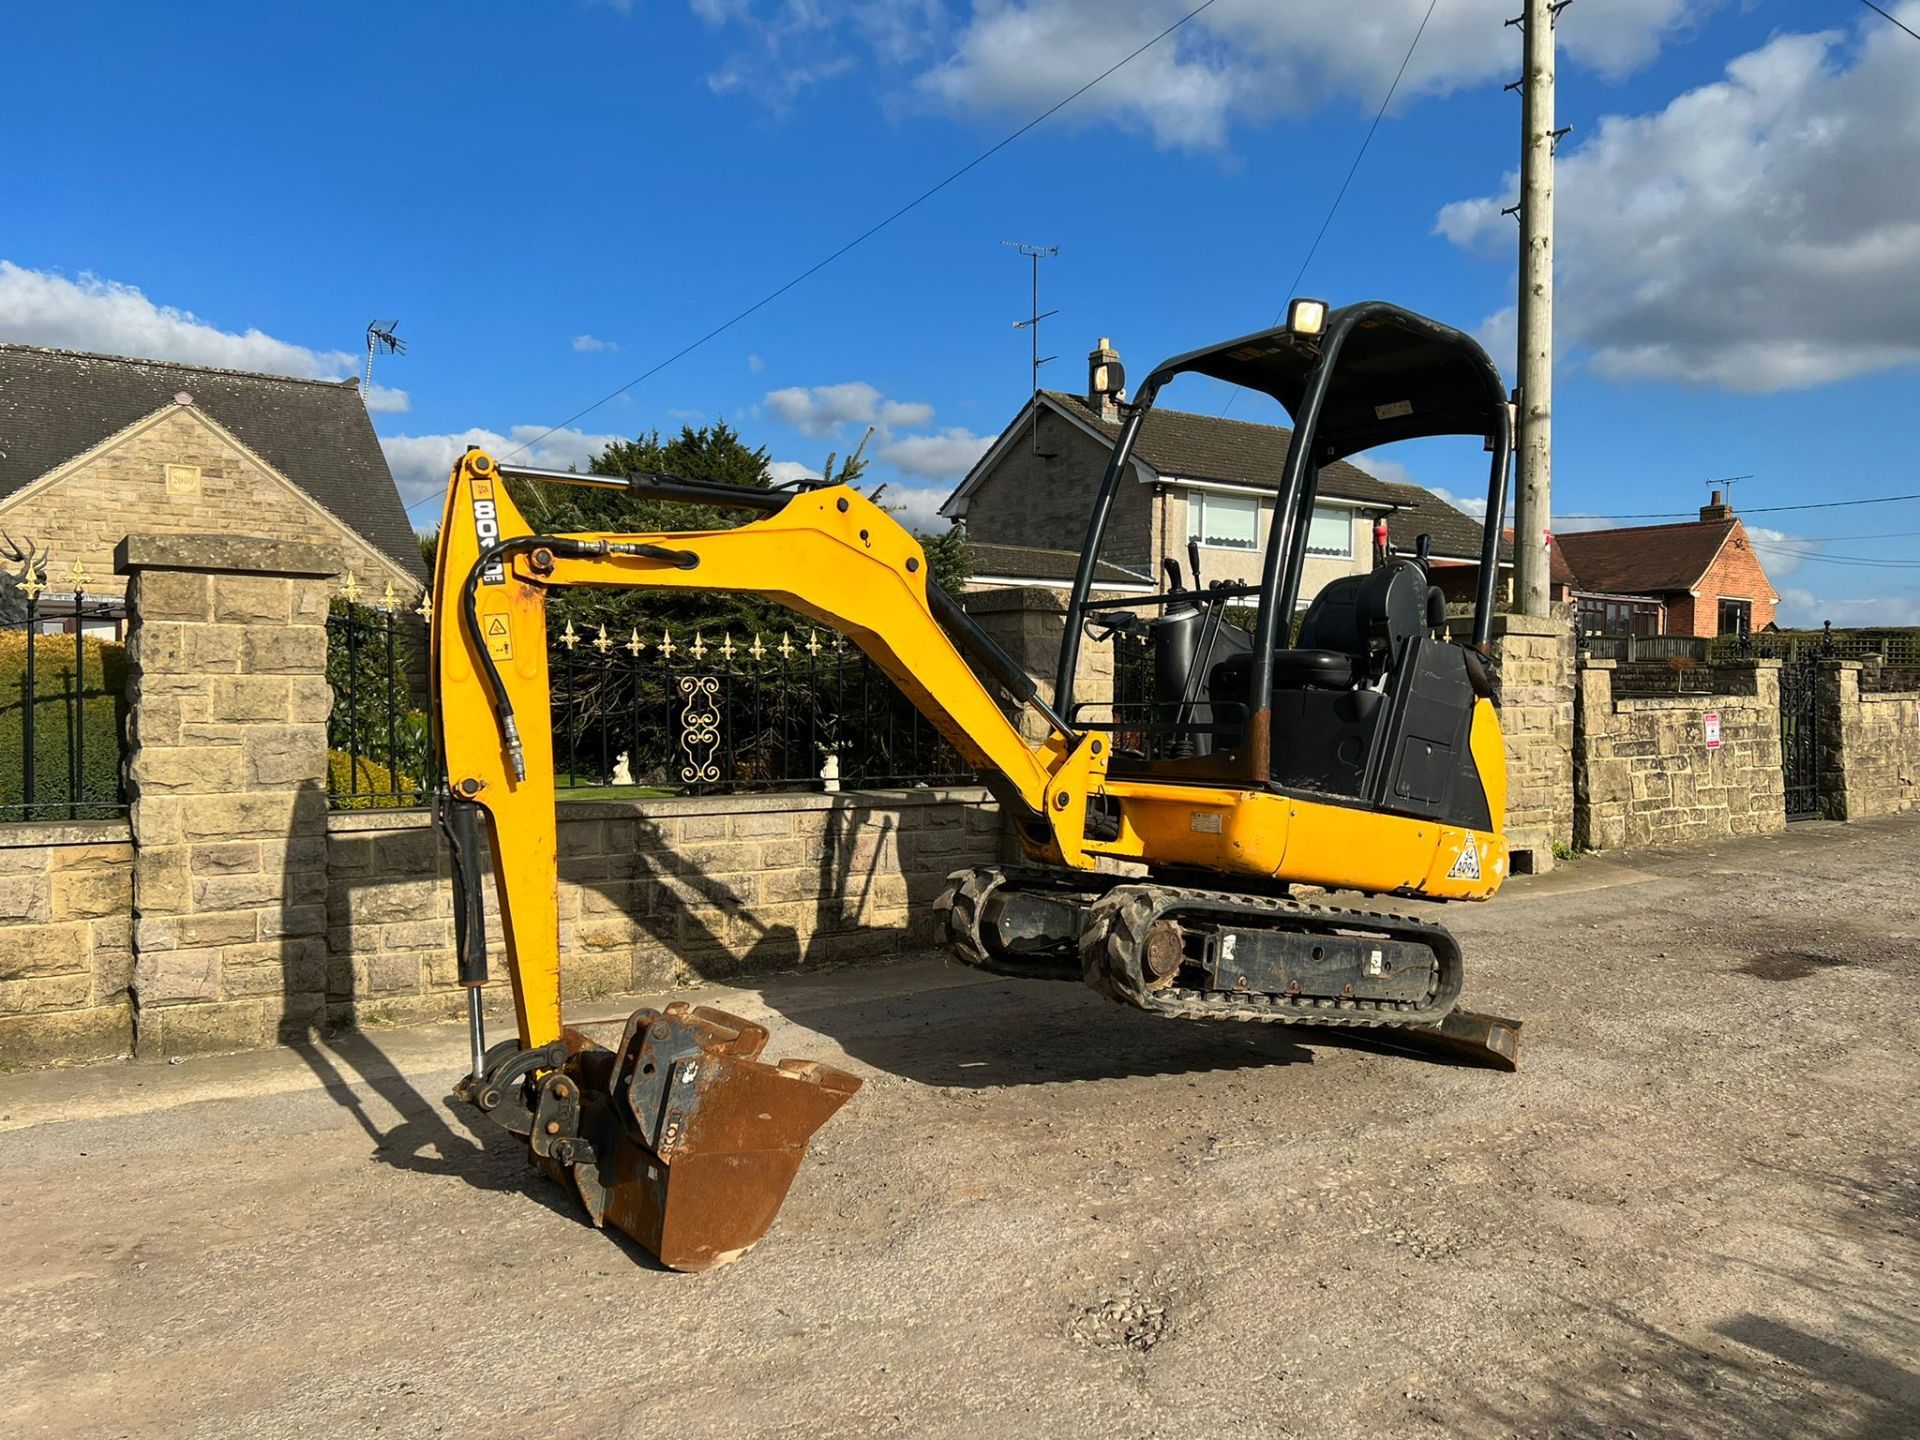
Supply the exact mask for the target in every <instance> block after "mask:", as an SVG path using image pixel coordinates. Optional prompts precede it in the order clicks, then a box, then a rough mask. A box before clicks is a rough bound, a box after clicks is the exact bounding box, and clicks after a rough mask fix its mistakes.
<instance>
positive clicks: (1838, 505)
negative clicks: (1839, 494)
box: [1555, 495, 1920, 520]
mask: <svg viewBox="0 0 1920 1440" xmlns="http://www.w3.org/2000/svg"><path fill="white" fill-rule="evenodd" d="M1903 500H1920V495H1878V496H1875V497H1874V498H1873V499H1871V500H1821V501H1819V502H1817V503H1814V504H1807V505H1756V506H1754V507H1752V508H1751V509H1747V510H1742V511H1741V512H1740V514H1741V515H1742V516H1747V515H1783V514H1785V513H1786V512H1787V511H1789V510H1840V509H1844V508H1846V507H1848V506H1851V505H1895V504H1898V503H1899V502H1901V501H1903ZM1555 518H1556V519H1559V520H1694V519H1697V518H1699V512H1698V511H1696V510H1643V511H1640V512H1638V513H1636V514H1629V515H1560V516H1556V517H1555Z"/></svg>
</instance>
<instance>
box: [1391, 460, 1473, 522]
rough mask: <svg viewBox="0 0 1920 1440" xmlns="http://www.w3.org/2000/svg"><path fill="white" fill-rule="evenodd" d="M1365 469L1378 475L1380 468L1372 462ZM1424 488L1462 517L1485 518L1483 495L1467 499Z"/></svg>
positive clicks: (1398, 467) (1404, 482)
mask: <svg viewBox="0 0 1920 1440" xmlns="http://www.w3.org/2000/svg"><path fill="white" fill-rule="evenodd" d="M1387 463H1388V464H1392V463H1393V462H1391V461H1388V462H1387ZM1366 468H1367V469H1369V470H1373V471H1375V473H1378V471H1379V469H1380V468H1381V467H1380V462H1378V461H1374V462H1372V463H1370V464H1369V465H1368V466H1367V467H1366ZM1394 468H1395V469H1398V470H1404V469H1405V468H1406V467H1405V466H1399V465H1396V466H1394ZM1380 478H1381V479H1382V480H1386V479H1389V478H1393V477H1389V476H1386V475H1381V476H1380ZM1396 483H1399V484H1403V485H1405V484H1411V483H1413V482H1411V481H1407V480H1397V481H1396ZM1426 488H1427V492H1428V493H1429V494H1431V495H1434V496H1437V497H1438V498H1439V499H1441V500H1443V501H1445V502H1446V503H1447V504H1449V505H1451V506H1452V507H1453V508H1454V509H1456V510H1458V511H1459V512H1460V513H1461V514H1462V515H1471V516H1472V517H1473V518H1474V519H1476V520H1484V519H1486V518H1487V497H1486V496H1484V495H1481V496H1478V497H1467V496H1461V495H1456V494H1454V493H1453V492H1452V491H1451V490H1448V489H1446V488H1444V487H1443V486H1439V485H1429V486H1427V487H1426ZM1481 533H1482V534H1484V533H1485V532H1484V531H1482V532H1481Z"/></svg>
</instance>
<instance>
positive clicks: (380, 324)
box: [360, 320, 407, 404]
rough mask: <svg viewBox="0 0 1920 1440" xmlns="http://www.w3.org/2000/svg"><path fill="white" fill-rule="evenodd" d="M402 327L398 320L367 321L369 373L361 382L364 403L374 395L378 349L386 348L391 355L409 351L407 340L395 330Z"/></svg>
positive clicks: (361, 396)
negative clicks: (374, 372) (375, 358)
mask: <svg viewBox="0 0 1920 1440" xmlns="http://www.w3.org/2000/svg"><path fill="white" fill-rule="evenodd" d="M399 328H400V322H399V321H398V320H370V321H368V322H367V373H366V376H365V378H364V379H362V380H361V382H360V399H361V402H362V403H363V404H364V403H365V402H366V401H367V400H368V399H369V398H371V396H372V395H373V357H374V354H375V352H376V351H381V350H384V351H385V352H386V353H387V354H389V355H404V354H406V353H407V342H406V341H404V340H402V339H401V338H400V337H399V336H398V335H396V334H394V333H393V332H394V331H395V330H397V329H399Z"/></svg>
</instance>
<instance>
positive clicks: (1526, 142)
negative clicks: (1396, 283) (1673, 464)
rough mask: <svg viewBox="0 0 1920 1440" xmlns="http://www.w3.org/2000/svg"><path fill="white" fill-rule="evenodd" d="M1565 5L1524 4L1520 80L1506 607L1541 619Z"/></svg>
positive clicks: (1548, 512)
mask: <svg viewBox="0 0 1920 1440" xmlns="http://www.w3.org/2000/svg"><path fill="white" fill-rule="evenodd" d="M1566 4H1567V0H1559V3H1555V0H1525V5H1524V8H1523V10H1522V13H1521V15H1520V18H1519V19H1518V20H1510V21H1508V22H1507V23H1508V24H1510V25H1518V26H1519V27H1520V31H1521V34H1522V36H1523V37H1524V39H1525V55H1526V68H1525V72H1524V73H1523V74H1522V75H1521V77H1520V134H1521V139H1520V296H1519V299H1520V304H1519V320H1520V357H1519V358H1520V364H1519V380H1520V389H1519V393H1518V396H1517V399H1518V402H1519V405H1518V410H1519V418H1520V433H1519V435H1518V437H1517V441H1518V448H1519V476H1518V480H1517V482H1516V484H1515V486H1514V497H1513V535H1514V557H1513V559H1514V563H1513V570H1514V580H1513V591H1514V593H1513V608H1514V609H1515V610H1517V611H1519V612H1520V613H1521V614H1523V615H1545V614H1546V613H1547V604H1548V572H1549V563H1548V562H1549V556H1548V554H1547V544H1548V539H1549V536H1550V535H1551V534H1552V531H1553V504H1552V488H1553V151H1554V147H1555V146H1556V145H1557V144H1558V143H1559V140H1560V136H1561V135H1562V134H1564V133H1565V132H1564V131H1557V130H1555V129H1554V123H1553V25H1554V19H1555V17H1556V16H1557V15H1558V14H1559V13H1560V11H1561V10H1563V9H1565V8H1566Z"/></svg>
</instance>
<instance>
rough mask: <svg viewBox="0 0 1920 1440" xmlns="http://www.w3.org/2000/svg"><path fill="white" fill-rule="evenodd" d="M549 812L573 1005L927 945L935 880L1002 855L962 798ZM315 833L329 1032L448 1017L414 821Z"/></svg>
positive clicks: (369, 820)
mask: <svg viewBox="0 0 1920 1440" xmlns="http://www.w3.org/2000/svg"><path fill="white" fill-rule="evenodd" d="M560 815H561V818H560V826H559V850H560V891H559V893H560V954H561V985H562V989H563V993H564V994H565V995H566V997H567V998H568V999H576V1000H577V999H582V998H589V997H593V996H599V995H609V994H626V993H632V992H634V991H642V990H659V989H664V988H668V987H671V986H674V985H679V984H685V983H690V982H694V981H699V980H711V979H716V978H719V977H721V976H727V975H735V974H739V973H742V972H747V971H768V970H790V969H794V968H797V967H801V966H813V965H822V964H834V963H837V962H841V961H847V960H857V959H866V958H869V957H874V956H881V955H892V954H898V953H901V952H904V951H908V950H915V949H925V948H927V947H928V946H930V945H932V944H933V943H934V937H933V928H932V927H933V909H932V906H933V900H934V898H935V897H936V896H937V895H938V894H939V893H940V890H941V889H942V887H943V886H944V885H945V883H946V877H947V875H948V874H949V873H951V872H952V871H954V870H958V869H961V868H963V867H966V866H969V865H977V864H982V863H985V862H988V861H991V860H994V859H996V858H999V849H1000V839H999V836H1000V822H999V814H998V812H997V811H996V810H995V809H994V807H993V805H992V802H991V801H990V800H989V799H988V798H987V794H986V792H985V791H984V790H978V789H958V790H907V791H884V792H883V791H866V792H858V793H846V794H840V795H731V796H717V797H713V798H684V799H663V800H638V801H629V802H618V803H615V802H592V803H575V802H571V801H569V802H565V803H563V804H562V805H561V807H560ZM327 829H328V833H327V845H326V857H327V863H326V880H327V918H328V932H327V933H328V944H329V952H330V960H329V965H328V981H327V1010H328V1018H329V1020H330V1022H331V1023H333V1024H335V1025H342V1024H349V1023H359V1024H365V1023H368V1022H369V1021H379V1022H386V1021H410V1020H421V1019H431V1018H437V1017H441V1016H449V1015H454V1014H458V1013H460V1012H461V1009H462V1007H463V1006H464V1004H465V1000H464V998H463V992H462V991H461V990H460V989H459V988H458V986H457V984H456V982H455V976H454V956H453V919H452V915H453V909H452V903H453V892H452V885H451V882H450V880H449V879H448V874H447V862H446V856H445V847H444V846H443V845H441V844H439V843H438V841H439V837H438V836H437V834H436V833H435V832H434V831H433V830H432V829H431V828H430V827H429V824H428V820H427V817H426V816H425V815H424V814H423V813H421V812H419V811H410V812H398V813H387V814H379V813H360V814H336V815H334V816H332V817H331V818H330V820H329V823H328V827H327ZM486 894H487V914H488V927H489V928H488V938H489V941H490V942H491V945H490V948H491V951H492V953H493V955H494V956H495V960H496V963H495V965H494V975H495V977H496V978H495V984H494V989H495V990H496V992H497V993H498V994H499V995H500V996H501V997H502V1002H501V1003H504V998H503V997H504V982H503V981H502V980H501V978H500V977H501V975H502V971H501V969H500V966H499V963H498V960H499V956H500V943H499V942H500V933H499V918H498V917H499V908H498V904H497V902H496V899H495V897H494V895H493V887H492V884H491V883H490V882H489V883H488V884H487V886H486Z"/></svg>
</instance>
